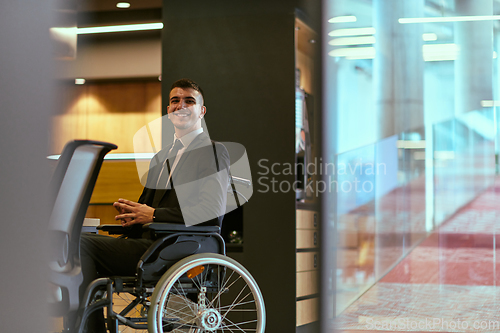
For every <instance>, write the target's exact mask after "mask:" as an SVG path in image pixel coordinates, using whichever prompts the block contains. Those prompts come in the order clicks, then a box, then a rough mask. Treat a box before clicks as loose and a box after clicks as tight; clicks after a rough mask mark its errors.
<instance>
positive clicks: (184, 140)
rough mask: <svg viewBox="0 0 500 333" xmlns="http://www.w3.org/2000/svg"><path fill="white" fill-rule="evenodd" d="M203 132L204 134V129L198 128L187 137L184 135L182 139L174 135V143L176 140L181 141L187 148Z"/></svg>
mask: <svg viewBox="0 0 500 333" xmlns="http://www.w3.org/2000/svg"><path fill="white" fill-rule="evenodd" d="M202 132H203V127H201V128H198V129H196V130H194V131H192V132H189V133H188V134H186V135H183V136H182V138H178V137H177V135H176V134H175V133H174V142H175V140H180V141H181V142H182V145H183V146H184V148H187V147H188V146H189V145H190V144H191V142H193V140H194V139H195V138H196V137H197V136H198V135H200V134H201V133H202Z"/></svg>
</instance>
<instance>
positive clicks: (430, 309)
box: [336, 181, 500, 333]
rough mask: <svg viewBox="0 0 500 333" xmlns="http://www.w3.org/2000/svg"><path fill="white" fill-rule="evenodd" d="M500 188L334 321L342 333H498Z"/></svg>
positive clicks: (443, 229)
mask: <svg viewBox="0 0 500 333" xmlns="http://www.w3.org/2000/svg"><path fill="white" fill-rule="evenodd" d="M499 218H500V184H499V182H498V181H497V185H496V187H492V188H491V189H489V190H487V191H486V192H484V193H482V194H481V195H480V196H479V197H478V198H476V199H475V200H474V201H473V202H471V203H470V204H468V205H467V206H466V207H464V208H462V209H461V210H460V211H459V212H458V213H457V214H455V215H454V216H452V217H451V218H450V219H449V220H448V221H447V222H445V223H444V224H443V225H442V226H441V227H440V228H439V229H438V230H437V231H436V232H434V233H433V234H432V235H430V236H429V237H428V238H427V239H426V240H425V241H423V242H422V243H421V244H419V245H418V246H417V247H416V248H415V249H413V251H412V252H411V253H410V254H409V255H408V256H407V257H406V258H405V259H403V260H402V261H401V262H400V263H399V264H398V265H397V266H396V267H395V268H394V269H392V270H391V271H390V272H389V273H388V274H387V275H386V276H385V277H383V278H382V279H381V280H380V281H379V282H378V283H377V284H376V285H375V286H373V287H372V288H370V289H369V290H368V291H367V292H366V293H365V294H363V295H362V296H361V297H360V298H359V299H357V300H356V301H355V302H354V303H352V304H351V305H350V306H349V307H348V308H347V309H346V310H345V311H343V312H342V314H340V315H339V316H338V318H337V323H336V326H337V329H338V331H340V332H346V333H347V332H349V333H355V332H373V331H376V332H401V331H411V332H500V288H497V285H500V248H499V247H498V246H497V244H498V243H499V242H500V221H499Z"/></svg>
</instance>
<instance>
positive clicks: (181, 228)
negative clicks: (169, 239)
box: [143, 223, 220, 234]
mask: <svg viewBox="0 0 500 333" xmlns="http://www.w3.org/2000/svg"><path fill="white" fill-rule="evenodd" d="M143 228H145V229H149V230H151V231H153V232H155V233H157V234H161V233H175V232H193V233H200V232H201V233H203V232H217V233H220V227H218V226H212V225H209V226H196V225H195V226H185V225H184V224H176V223H147V224H145V225H144V226H143Z"/></svg>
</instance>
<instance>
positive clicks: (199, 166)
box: [138, 132, 230, 225]
mask: <svg viewBox="0 0 500 333" xmlns="http://www.w3.org/2000/svg"><path fill="white" fill-rule="evenodd" d="M171 146H172V144H169V145H167V146H166V147H165V148H164V149H162V150H161V151H159V152H158V153H157V154H156V155H155V156H154V157H153V159H152V160H151V163H150V166H149V172H148V177H147V182H146V187H145V188H144V190H143V192H142V194H141V196H140V198H139V200H138V202H139V203H142V204H146V205H148V206H151V207H153V208H155V209H156V210H155V219H154V221H155V222H169V223H185V224H186V225H195V224H196V225H221V223H222V218H223V216H224V213H225V210H226V198H227V187H228V184H229V165H230V159H229V154H228V152H227V150H226V148H225V147H224V145H222V144H220V143H217V142H212V141H211V140H210V138H209V137H208V135H206V134H205V133H203V132H202V133H201V134H199V135H198V136H197V137H196V138H195V139H194V140H193V141H192V142H191V144H190V145H189V146H188V147H187V149H186V151H185V152H184V153H183V154H182V156H181V158H180V160H179V162H178V163H177V166H176V167H175V169H174V172H173V174H172V178H171V183H172V187H173V188H172V189H169V190H165V189H156V188H155V187H156V183H157V181H158V177H159V175H160V172H161V170H162V168H163V163H164V161H165V159H166V158H167V155H168V152H169V150H170V148H171ZM214 148H215V151H214ZM216 157H217V158H216Z"/></svg>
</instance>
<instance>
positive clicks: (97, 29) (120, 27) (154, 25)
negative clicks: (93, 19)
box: [76, 22, 163, 35]
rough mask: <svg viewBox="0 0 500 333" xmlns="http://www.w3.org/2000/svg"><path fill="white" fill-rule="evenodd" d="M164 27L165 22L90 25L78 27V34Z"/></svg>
mask: <svg viewBox="0 0 500 333" xmlns="http://www.w3.org/2000/svg"><path fill="white" fill-rule="evenodd" d="M160 29H163V23H161V22H158V23H142V24H125V25H109V26H103V27H88V28H78V29H77V31H76V33H77V34H78V35H84V34H101V33H107V32H125V31H144V30H160Z"/></svg>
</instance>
